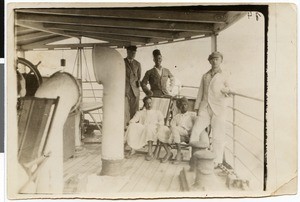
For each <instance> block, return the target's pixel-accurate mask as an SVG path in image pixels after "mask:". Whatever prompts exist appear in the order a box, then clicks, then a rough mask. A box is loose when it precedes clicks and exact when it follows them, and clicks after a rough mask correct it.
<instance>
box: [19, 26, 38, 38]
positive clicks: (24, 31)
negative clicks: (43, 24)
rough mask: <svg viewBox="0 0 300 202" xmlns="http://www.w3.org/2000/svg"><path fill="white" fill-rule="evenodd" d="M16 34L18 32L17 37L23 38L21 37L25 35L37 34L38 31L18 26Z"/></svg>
mask: <svg viewBox="0 0 300 202" xmlns="http://www.w3.org/2000/svg"><path fill="white" fill-rule="evenodd" d="M15 32H16V34H17V36H21V35H24V34H32V33H36V32H38V31H37V30H32V29H29V28H27V27H20V26H16V28H15Z"/></svg>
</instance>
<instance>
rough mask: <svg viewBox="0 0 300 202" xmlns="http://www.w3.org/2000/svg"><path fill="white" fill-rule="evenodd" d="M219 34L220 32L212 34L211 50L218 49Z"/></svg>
mask: <svg viewBox="0 0 300 202" xmlns="http://www.w3.org/2000/svg"><path fill="white" fill-rule="evenodd" d="M217 35H218V34H213V35H211V52H215V51H217V50H218V47H217Z"/></svg>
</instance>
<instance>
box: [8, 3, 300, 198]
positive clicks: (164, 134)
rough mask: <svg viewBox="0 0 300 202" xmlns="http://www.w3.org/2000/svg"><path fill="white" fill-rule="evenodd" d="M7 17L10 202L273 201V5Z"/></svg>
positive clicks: (88, 8)
mask: <svg viewBox="0 0 300 202" xmlns="http://www.w3.org/2000/svg"><path fill="white" fill-rule="evenodd" d="M8 7H9V13H8V14H9V15H8V16H9V18H8V19H7V28H8V33H10V34H8V36H7V37H8V38H7V43H6V45H7V52H8V51H9V55H8V57H7V58H6V60H7V64H6V75H7V77H6V78H7V81H8V85H7V86H8V87H7V91H8V92H9V95H8V98H7V99H8V103H9V104H8V109H7V119H8V123H7V124H8V125H7V129H8V131H7V137H8V138H7V142H6V145H7V190H8V197H9V198H10V199H28V198H102V199H159V198H175V197H183V198H184V197H192V198H195V197H241V196H261V195H268V194H269V193H270V192H272V191H271V190H270V189H271V188H273V187H272V186H271V185H270V184H272V182H271V181H270V178H272V177H271V176H272V172H273V167H271V166H270V165H272V162H270V163H268V162H269V158H270V159H272V158H273V156H272V155H274V154H273V153H272V152H269V150H270V149H272V148H273V146H271V144H272V145H273V143H269V142H268V141H269V138H270V137H272V135H269V133H268V132H269V130H268V128H269V127H268V125H267V123H269V122H268V120H269V119H268V115H269V114H268V109H269V108H268V106H270V107H272V105H271V104H270V103H269V102H268V101H269V100H268V98H270V99H272V97H269V96H267V95H268V93H269V91H270V92H272V90H273V88H272V87H269V83H268V81H269V80H268V78H270V76H269V73H270V70H272V68H270V64H272V62H271V61H268V59H269V58H270V55H271V54H270V53H269V52H268V51H269V49H270V48H271V47H270V46H268V42H269V40H271V39H270V38H269V35H268V33H269V32H270V29H269V28H268V27H269V23H270V21H269V19H270V15H271V14H272V13H271V14H270V5H268V4H265V5H263V4H257V5H243V4H239V5H238V4H223V5H221V4H200V3H198V4H196V3H189V4H176V3H173V4H172V3H169V4H167V3H165V4H146V3H134V4H133V3H132V4H129V3H128V4H124V3H123V4H117V3H110V4H108V3H107V4H104V3H102V4H100V3H98V4H97V3H87V4H79V3H77V4H76V3H61V4H59V3H45V4H34V3H14V4H10V5H9V6H8ZM273 7H274V6H273ZM294 63H295V62H294ZM294 63H293V64H294ZM269 104H270V105H269ZM293 135H294V134H293ZM271 139H273V140H270V141H271V142H272V141H274V138H271ZM290 146H291V147H292V146H293V145H290ZM294 148H295V150H296V151H297V142H295V145H294ZM275 150H276V149H275ZM296 156H297V155H296ZM290 158H291V159H292V160H291V161H294V156H291V157H290ZM286 160H287V162H289V161H290V159H289V157H287V158H286ZM292 168H294V167H292ZM296 168H297V165H296ZM291 170H292V169H291ZM296 175H297V172H296ZM287 177H289V176H287ZM296 179H297V178H296ZM274 191H275V190H274Z"/></svg>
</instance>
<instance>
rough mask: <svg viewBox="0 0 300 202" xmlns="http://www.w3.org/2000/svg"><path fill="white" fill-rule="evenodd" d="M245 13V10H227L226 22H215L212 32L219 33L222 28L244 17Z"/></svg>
mask: <svg viewBox="0 0 300 202" xmlns="http://www.w3.org/2000/svg"><path fill="white" fill-rule="evenodd" d="M246 14H247V12H238V11H229V12H228V21H227V23H226V24H215V25H214V32H215V33H219V32H221V31H223V30H224V29H226V28H228V27H229V26H231V25H232V24H234V23H235V22H237V21H238V20H239V19H241V18H242V17H244V16H245V15H246Z"/></svg>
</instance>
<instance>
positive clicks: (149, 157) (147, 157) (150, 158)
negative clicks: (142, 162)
mask: <svg viewBox="0 0 300 202" xmlns="http://www.w3.org/2000/svg"><path fill="white" fill-rule="evenodd" d="M145 159H146V160H147V161H152V160H153V159H154V156H153V154H147V155H146V157H145Z"/></svg>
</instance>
